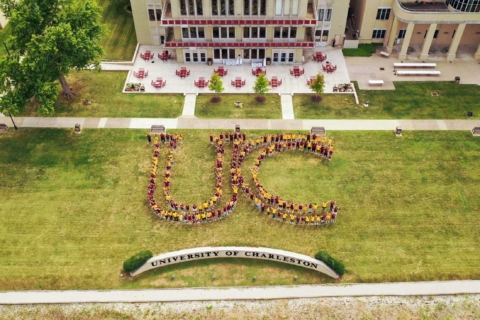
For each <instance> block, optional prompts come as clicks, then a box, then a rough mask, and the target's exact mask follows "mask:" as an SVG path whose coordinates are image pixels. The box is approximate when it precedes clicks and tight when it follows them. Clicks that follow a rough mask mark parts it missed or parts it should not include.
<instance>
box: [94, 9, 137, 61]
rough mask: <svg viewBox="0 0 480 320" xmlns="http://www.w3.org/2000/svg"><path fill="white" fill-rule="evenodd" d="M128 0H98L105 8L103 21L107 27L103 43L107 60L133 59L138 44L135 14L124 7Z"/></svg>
mask: <svg viewBox="0 0 480 320" xmlns="http://www.w3.org/2000/svg"><path fill="white" fill-rule="evenodd" d="M128 3H130V2H129V1H128V0H120V1H118V0H98V4H99V5H100V6H101V7H102V8H103V13H102V23H104V24H105V25H106V27H107V32H106V34H105V36H104V37H103V40H102V42H101V45H102V46H103V48H104V50H105V56H104V58H105V59H107V60H131V59H132V58H133V54H134V51H135V47H136V45H137V35H136V34H135V26H134V25H133V16H132V15H131V14H128V13H127V12H125V10H124V9H123V7H124V6H125V5H127V4H128Z"/></svg>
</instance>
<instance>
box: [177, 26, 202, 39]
mask: <svg viewBox="0 0 480 320" xmlns="http://www.w3.org/2000/svg"><path fill="white" fill-rule="evenodd" d="M182 38H183V39H205V28H204V27H185V28H182Z"/></svg>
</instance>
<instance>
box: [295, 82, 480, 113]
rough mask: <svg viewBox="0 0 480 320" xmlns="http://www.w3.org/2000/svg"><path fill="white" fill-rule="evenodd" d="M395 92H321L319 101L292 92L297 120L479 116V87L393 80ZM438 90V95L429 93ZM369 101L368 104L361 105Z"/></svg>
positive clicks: (450, 83) (449, 83)
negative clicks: (357, 100) (469, 113)
mask: <svg viewBox="0 0 480 320" xmlns="http://www.w3.org/2000/svg"><path fill="white" fill-rule="evenodd" d="M395 89H396V90H395V91H390V90H359V89H358V86H356V90H357V93H358V98H359V101H360V105H356V104H355V100H354V98H353V95H338V94H337V95H335V94H324V95H323V101H322V102H320V103H316V102H312V101H311V98H310V97H311V95H295V96H294V97H293V105H294V112H295V118H296V119H470V118H468V117H467V111H472V112H473V114H474V117H473V119H479V118H480V105H479V104H478V97H479V96H480V87H479V86H477V85H454V84H453V83H452V82H395ZM432 92H437V93H438V96H437V97H434V96H432V94H431V93H432ZM366 101H369V107H368V108H364V107H363V104H364V103H365V102H366Z"/></svg>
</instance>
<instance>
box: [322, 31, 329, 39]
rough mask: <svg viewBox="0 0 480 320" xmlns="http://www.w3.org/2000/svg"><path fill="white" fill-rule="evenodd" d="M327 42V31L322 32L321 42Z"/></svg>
mask: <svg viewBox="0 0 480 320" xmlns="http://www.w3.org/2000/svg"><path fill="white" fill-rule="evenodd" d="M326 41H328V30H323V33H322V42H326Z"/></svg>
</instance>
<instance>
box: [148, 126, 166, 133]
mask: <svg viewBox="0 0 480 320" xmlns="http://www.w3.org/2000/svg"><path fill="white" fill-rule="evenodd" d="M165 132H166V130H165V126H164V125H161V124H160V125H157V124H154V125H152V127H151V128H150V133H151V134H162V133H165Z"/></svg>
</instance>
